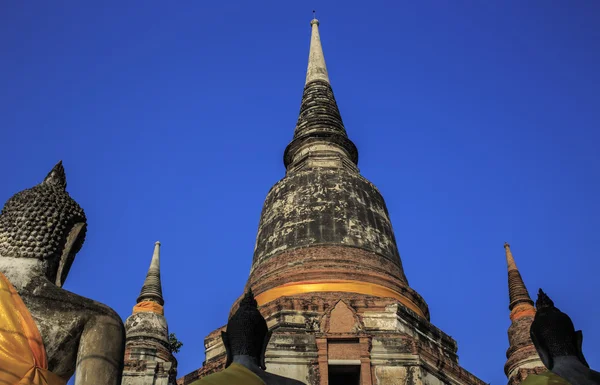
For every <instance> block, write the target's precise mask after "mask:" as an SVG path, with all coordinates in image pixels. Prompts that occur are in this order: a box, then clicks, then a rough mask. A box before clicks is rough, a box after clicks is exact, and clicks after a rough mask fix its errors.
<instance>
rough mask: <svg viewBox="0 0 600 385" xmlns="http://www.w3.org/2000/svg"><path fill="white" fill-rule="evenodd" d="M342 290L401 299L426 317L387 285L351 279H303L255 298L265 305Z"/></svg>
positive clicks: (404, 303)
mask: <svg viewBox="0 0 600 385" xmlns="http://www.w3.org/2000/svg"><path fill="white" fill-rule="evenodd" d="M327 291H328V292H332V291H340V292H343V293H356V294H365V295H372V296H375V297H390V298H395V299H397V300H398V301H400V302H401V303H402V304H403V305H404V306H406V307H407V308H409V309H410V310H412V311H414V312H415V313H417V314H418V315H420V316H421V317H423V318H426V317H425V315H424V314H423V311H422V310H421V309H420V308H419V307H418V306H417V305H416V304H415V303H414V302H412V301H411V300H409V299H408V298H406V297H405V296H403V295H402V294H400V293H398V292H397V291H394V290H392V289H389V288H387V287H385V286H381V285H377V284H374V283H368V282H360V281H349V280H341V279H340V280H330V281H303V282H294V283H288V284H285V285H281V286H277V287H274V288H272V289H269V290H267V291H265V292H262V293H260V294H258V295H257V296H256V297H255V298H256V301H257V302H258V304H259V305H264V304H266V303H269V302H271V301H273V300H276V299H277V298H280V297H285V296H290V295H295V294H304V293H319V292H327Z"/></svg>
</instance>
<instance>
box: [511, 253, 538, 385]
mask: <svg viewBox="0 0 600 385" xmlns="http://www.w3.org/2000/svg"><path fill="white" fill-rule="evenodd" d="M504 250H505V253H506V263H507V266H508V296H509V309H510V320H511V325H510V327H509V328H508V342H509V346H508V350H507V351H506V358H507V360H506V363H505V364H504V373H506V376H507V377H508V383H509V385H518V384H519V383H520V382H521V381H523V380H524V379H525V378H526V377H527V375H528V374H529V373H536V372H537V373H541V372H544V371H546V368H545V367H544V364H543V363H542V361H541V360H540V358H539V356H538V354H537V351H536V350H535V347H534V346H533V342H532V341H531V336H530V334H529V329H530V327H531V323H532V322H533V318H534V316H535V308H534V307H533V301H532V300H531V298H530V297H529V292H528V291H527V288H526V287H525V283H524V282H523V278H522V277H521V273H520V272H519V270H518V268H517V264H516V263H515V259H514V257H513V255H512V252H511V250H510V245H509V244H508V243H505V244H504Z"/></svg>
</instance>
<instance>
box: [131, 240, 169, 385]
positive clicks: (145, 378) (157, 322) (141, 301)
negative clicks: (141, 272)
mask: <svg viewBox="0 0 600 385" xmlns="http://www.w3.org/2000/svg"><path fill="white" fill-rule="evenodd" d="M164 303H165V301H164V299H163V296H162V283H161V280H160V242H156V243H155V245H154V252H153V254H152V261H151V263H150V267H149V269H148V273H147V274H146V279H145V280H144V284H143V286H142V289H141V291H140V295H139V296H138V299H137V305H136V307H135V308H134V312H133V314H131V315H130V316H129V317H128V318H127V320H126V321H125V330H126V337H127V339H126V344H125V369H124V370H123V381H122V385H146V384H152V385H175V383H176V382H177V359H176V358H175V356H173V354H172V353H171V349H170V345H169V327H168V325H167V320H166V318H165V316H164V309H163V307H162V305H163V304H164Z"/></svg>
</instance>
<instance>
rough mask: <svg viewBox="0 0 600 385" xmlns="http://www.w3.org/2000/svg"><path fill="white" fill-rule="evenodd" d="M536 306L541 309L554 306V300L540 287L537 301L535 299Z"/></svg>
mask: <svg viewBox="0 0 600 385" xmlns="http://www.w3.org/2000/svg"><path fill="white" fill-rule="evenodd" d="M535 307H536V308H537V309H538V310H539V309H541V308H545V307H554V302H553V301H552V300H551V299H550V297H548V295H547V294H546V293H544V291H543V290H542V289H541V288H540V291H539V292H538V298H537V301H535Z"/></svg>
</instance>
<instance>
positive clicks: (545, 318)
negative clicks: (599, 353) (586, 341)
mask: <svg viewBox="0 0 600 385" xmlns="http://www.w3.org/2000/svg"><path fill="white" fill-rule="evenodd" d="M536 308H537V312H536V314H535V318H534V320H533V322H532V324H531V329H530V334H531V340H532V341H533V343H534V345H535V348H536V350H537V352H538V354H539V356H540V359H541V360H542V362H543V363H544V365H545V366H546V367H547V368H548V369H549V370H552V369H553V367H554V365H555V360H556V359H557V358H558V357H576V358H577V360H578V361H579V362H581V364H583V365H585V366H586V367H589V365H588V363H587V362H586V360H585V357H584V356H583V351H582V349H581V348H582V343H583V334H582V332H581V330H578V331H575V327H574V326H573V321H571V318H570V317H569V316H568V315H567V314H565V313H563V312H561V311H560V310H559V309H558V308H556V307H555V306H554V302H553V301H552V300H551V299H550V297H548V295H546V293H544V292H543V291H542V289H540V291H539V293H538V298H537V301H536Z"/></svg>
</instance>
